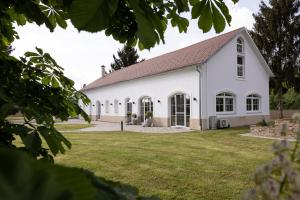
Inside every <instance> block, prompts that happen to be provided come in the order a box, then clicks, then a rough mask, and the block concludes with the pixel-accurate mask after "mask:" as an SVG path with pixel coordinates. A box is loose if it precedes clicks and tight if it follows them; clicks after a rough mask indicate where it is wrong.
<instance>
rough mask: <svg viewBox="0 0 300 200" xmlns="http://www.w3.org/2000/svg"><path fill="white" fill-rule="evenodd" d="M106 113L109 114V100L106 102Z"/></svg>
mask: <svg viewBox="0 0 300 200" xmlns="http://www.w3.org/2000/svg"><path fill="white" fill-rule="evenodd" d="M105 112H106V113H109V101H108V100H106V101H105Z"/></svg>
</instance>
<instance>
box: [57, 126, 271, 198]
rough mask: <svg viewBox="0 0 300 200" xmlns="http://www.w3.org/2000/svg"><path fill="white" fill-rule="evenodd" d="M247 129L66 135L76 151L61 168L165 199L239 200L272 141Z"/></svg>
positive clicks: (59, 159) (62, 159)
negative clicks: (80, 170) (75, 169)
mask: <svg viewBox="0 0 300 200" xmlns="http://www.w3.org/2000/svg"><path fill="white" fill-rule="evenodd" d="M247 131H248V130H247V129H245V128H239V129H226V130H217V131H206V132H204V133H200V132H191V133H173V134H149V133H130V132H125V133H121V132H101V133H100V132H99V133H76V134H73V133H66V134H65V136H66V137H67V138H68V139H69V140H70V141H71V142H72V144H73V147H72V149H71V150H70V151H68V152H67V153H66V154H65V155H59V156H57V157H56V158H55V160H56V162H57V163H60V164H63V165H68V166H77V167H84V168H87V169H90V170H92V171H94V172H95V173H96V175H98V176H102V177H105V178H107V179H110V180H114V181H120V182H122V183H126V184H130V185H132V186H135V187H137V188H138V189H139V191H140V193H141V194H142V195H156V196H158V197H160V198H161V199H198V200H199V199H205V200H212V199H213V200H218V199H219V200H224V199H239V198H240V195H241V193H242V192H243V191H244V190H245V189H247V188H249V187H250V186H252V180H251V176H252V174H253V172H254V171H255V169H256V167H257V166H258V165H261V164H263V163H264V162H266V161H267V160H269V159H271V156H272V154H271V151H270V146H271V144H272V141H271V140H265V139H257V138H251V137H244V136H240V135H239V134H240V133H244V132H247Z"/></svg>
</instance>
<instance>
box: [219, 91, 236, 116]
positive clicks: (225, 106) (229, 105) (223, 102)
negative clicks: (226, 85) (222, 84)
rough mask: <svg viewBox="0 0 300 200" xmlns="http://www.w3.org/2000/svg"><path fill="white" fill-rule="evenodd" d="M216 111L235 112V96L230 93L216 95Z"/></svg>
mask: <svg viewBox="0 0 300 200" xmlns="http://www.w3.org/2000/svg"><path fill="white" fill-rule="evenodd" d="M216 111H217V112H218V113H232V112H234V96H233V95H232V94H230V93H225V92H224V93H221V94H218V95H217V96H216Z"/></svg>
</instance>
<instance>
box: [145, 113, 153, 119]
mask: <svg viewBox="0 0 300 200" xmlns="http://www.w3.org/2000/svg"><path fill="white" fill-rule="evenodd" d="M145 117H146V119H149V118H152V117H153V114H152V112H146V114H145Z"/></svg>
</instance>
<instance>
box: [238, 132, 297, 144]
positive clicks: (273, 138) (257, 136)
mask: <svg viewBox="0 0 300 200" xmlns="http://www.w3.org/2000/svg"><path fill="white" fill-rule="evenodd" d="M240 135H241V136H246V137H255V138H262V139H270V140H284V137H268V136H261V135H253V134H251V133H243V134H240ZM287 141H291V142H295V141H296V140H295V139H292V138H287Z"/></svg>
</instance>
